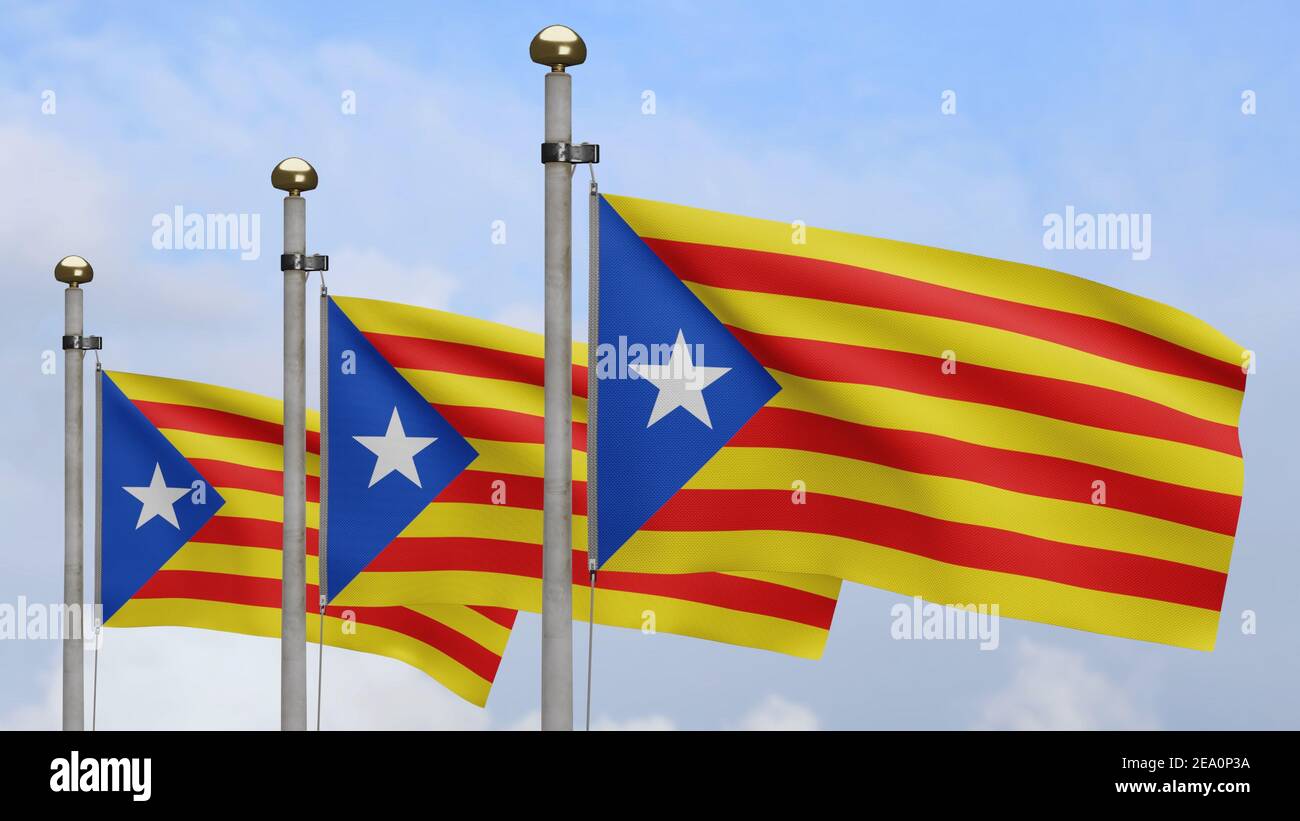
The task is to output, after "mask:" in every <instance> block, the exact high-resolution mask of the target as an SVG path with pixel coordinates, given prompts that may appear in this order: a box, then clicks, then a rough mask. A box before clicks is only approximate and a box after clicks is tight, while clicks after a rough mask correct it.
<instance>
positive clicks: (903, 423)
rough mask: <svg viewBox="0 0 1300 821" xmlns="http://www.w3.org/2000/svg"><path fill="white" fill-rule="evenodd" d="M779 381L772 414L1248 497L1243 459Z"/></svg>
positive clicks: (939, 403) (905, 398)
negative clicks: (927, 436)
mask: <svg viewBox="0 0 1300 821" xmlns="http://www.w3.org/2000/svg"><path fill="white" fill-rule="evenodd" d="M771 374H772V376H773V377H774V378H775V379H776V381H777V382H779V383H780V384H781V391H780V392H779V393H777V395H776V396H774V397H773V398H772V400H771V401H770V402H768V405H769V406H771V407H777V408H789V409H792V410H802V411H808V412H810V413H817V414H821V415H824V416H830V417H833V418H835V419H841V420H844V421H846V422H854V423H857V424H861V425H872V426H875V427H881V428H892V429H895V430H910V431H918V432H921V433H933V434H937V435H939V436H947V437H949V438H952V439H959V440H961V441H963V442H971V443H973V444H977V445H986V446H988V447H994V448H1004V449H1006V450H1016V451H1023V452H1025V453H1036V454H1040V455H1042V456H1056V457H1059V458H1062V459H1071V460H1073V461H1076V462H1083V463H1085V464H1090V465H1097V466H1098V467H1105V468H1110V469H1112V470H1118V471H1122V472H1124V473H1132V474H1134V475H1137V476H1145V477H1147V478H1149V479H1157V480H1159V481H1162V482H1171V483H1173V484H1178V485H1185V486H1187V487H1195V488H1201V489H1203V490H1214V491H1218V492H1220V493H1231V494H1233V495H1236V496H1240V495H1241V490H1242V481H1243V468H1242V460H1241V457H1239V456H1232V455H1230V454H1227V453H1220V452H1218V451H1213V450H1208V449H1206V448H1201V447H1196V446H1195V445H1187V444H1183V443H1181V442H1170V441H1167V440H1164V439H1155V438H1152V437H1148V436H1138V435H1136V434H1131V433H1121V432H1118V431H1112V430H1105V429H1103V428H1094V427H1091V426H1089V425H1079V424H1075V423H1073V422H1063V421H1060V420H1057V419H1049V418H1047V417H1045V416H1038V415H1037V414H1033V413H1025V412H1023V411H1015V410H1009V409H1007V408H998V407H994V406H992V405H981V404H977V403H974V402H962V401H959V400H956V399H943V398H939V397H934V396H925V395H923V394H917V393H908V392H907V391H900V390H894V389H892V388H879V387H875V386H873V385H851V384H847V383H841V382H822V381H819V380H815V379H802V378H800V377H797V376H791V375H790V374H787V373H782V372H780V371H771Z"/></svg>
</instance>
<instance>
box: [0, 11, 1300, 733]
mask: <svg viewBox="0 0 1300 821" xmlns="http://www.w3.org/2000/svg"><path fill="white" fill-rule="evenodd" d="M375 5H377V6H378V7H375ZM375 5H372V6H365V5H358V4H335V3H280V4H276V5H275V6H274V8H272V7H270V6H267V5H264V4H251V3H221V4H208V5H199V4H194V5H185V6H184V7H182V6H180V5H179V4H177V5H174V6H168V7H166V8H165V9H160V8H154V7H149V6H145V5H137V4H113V3H97V4H79V3H58V2H54V3H44V4H41V5H40V6H39V7H35V6H27V5H24V4H9V3H0V20H3V22H0V179H3V180H4V181H5V192H4V195H3V196H0V262H2V263H3V270H4V271H5V276H6V277H7V278H8V279H7V285H8V286H9V287H8V288H7V289H6V292H5V295H4V299H3V300H2V301H0V312H3V318H4V327H5V329H6V333H7V335H8V339H9V343H8V344H7V345H4V346H2V347H0V366H2V367H3V373H4V376H5V378H6V380H7V382H6V384H8V385H9V386H10V391H11V393H10V394H9V396H10V401H9V402H7V403H4V405H3V406H2V407H0V443H2V444H3V448H0V515H2V516H3V521H4V522H5V524H6V527H5V532H4V535H3V537H0V602H13V601H15V600H16V598H17V597H18V596H19V595H25V596H27V597H28V598H29V599H32V600H38V601H55V600H57V599H58V598H59V591H60V589H61V587H60V585H61V581H60V579H61V549H60V547H61V533H60V528H59V525H58V523H59V521H60V518H59V511H60V508H61V500H60V495H59V488H60V470H61V456H60V447H61V443H60V426H59V424H58V411H57V409H58V408H59V407H60V403H61V390H62V381H61V379H59V378H57V377H51V376H48V375H43V374H42V373H41V370H40V358H41V354H42V352H43V351H45V350H47V349H51V348H55V347H57V340H58V336H59V334H60V333H61V325H60V323H61V313H60V312H61V307H60V306H61V301H60V296H59V294H58V293H57V290H58V289H57V287H56V285H55V283H54V282H53V280H52V278H51V277H50V275H49V272H50V269H51V266H52V265H53V263H54V262H55V261H56V260H57V259H59V257H61V256H63V255H64V254H66V253H81V254H84V255H85V256H86V257H88V258H89V259H90V260H91V261H92V262H93V263H94V265H95V267H96V270H97V272H98V279H97V281H96V282H95V283H94V284H93V285H92V286H90V289H89V292H88V294H87V300H86V301H87V316H88V329H89V330H90V331H91V332H93V333H98V334H102V335H103V336H104V337H105V341H106V350H105V361H106V363H107V364H108V365H109V366H110V367H114V368H119V369H123V370H135V371H141V372H148V373H158V374H163V375H171V376H177V377H184V378H191V379H199V380H203V381H210V382H216V383H220V384H226V385H231V386H235V387H241V388H247V389H251V390H258V391H262V392H265V393H275V392H277V390H278V387H279V380H280V376H279V351H280V326H279V299H280V296H279V281H280V277H279V274H278V272H277V271H276V270H275V269H276V268H277V263H276V262H275V254H276V253H278V249H279V230H280V218H279V211H280V206H279V195H278V193H277V192H275V191H273V190H272V189H271V188H270V185H269V183H268V174H269V171H270V169H271V167H272V166H273V165H274V164H275V163H276V162H277V161H279V160H280V159H281V158H283V157H285V156H289V155H293V154H298V155H301V156H304V157H306V158H308V159H309V160H311V161H312V162H313V163H314V164H315V165H316V167H317V168H318V169H319V171H320V175H321V186H320V189H319V190H318V191H315V192H313V193H312V194H311V195H310V197H309V217H308V220H309V230H308V243H309V246H310V247H311V249H312V250H316V251H319V252H324V253H329V254H330V256H331V268H332V270H331V273H330V277H329V279H330V284H331V287H332V289H333V290H334V291H336V292H338V293H344V294H356V295H363V296H375V297H382V298H390V299H398V300H404V301H410V302H415V303H418V304H427V305H433V306H437V307H445V308H449V309H452V310H456V311H460V312H463V313H467V314H472V315H475V316H482V317H486V318H489V319H496V320H501V321H506V322H511V323H513V324H517V325H521V326H525V327H531V328H538V327H539V326H540V316H541V275H540V262H541V244H540V239H541V237H540V230H541V221H540V215H541V193H542V191H541V180H542V174H541V169H540V168H539V166H538V162H537V143H538V142H539V141H540V139H541V91H542V74H543V71H542V69H541V68H540V67H538V66H535V65H533V64H531V63H530V62H529V61H528V59H527V46H528V42H529V40H530V39H531V37H532V35H533V34H534V33H535V32H536V31H537V30H538V29H540V28H541V27H542V26H543V25H545V24H548V23H552V22H564V23H567V24H569V25H571V26H573V27H574V28H575V29H577V30H578V31H579V32H581V33H582V35H583V36H584V38H585V39H586V40H587V42H588V45H589V49H590V58H589V60H588V62H587V64H586V65H584V66H581V67H579V68H576V69H575V70H574V72H573V73H574V128H575V138H576V139H579V140H590V141H593V142H599V143H600V144H601V148H602V160H603V161H602V163H601V164H600V166H599V167H598V169H597V174H598V176H599V179H600V181H601V185H602V188H603V189H604V190H606V191H610V192H615V193H624V194H631V195H636V196H644V197H650V198H655V199H663V200H669V201H674V202H682V203H687V204H692V205H700V206H705V207H710V208H717V209H720V210H726V211H733V212H737V213H744V214H750V215H754V216H762V217H770V218H775V219H784V220H793V219H802V220H804V221H805V222H806V223H808V224H810V225H817V226H822V227H828V228H837V229H842V230H848V231H854V232H859V233H866V234H872V235H877V236H885V237H890V238H895V239H903V240H909V241H914V242H920V243H925V244H930V245H938V246H943V247H948V248H955V249H958V250H962V251H969V252H974V253H979V254H985V255H989V256H995V257H1001V258H1006V259H1013V260H1017V261H1023V262H1031V263H1036V264H1041V265H1046V266H1048V267H1053V268H1057V269H1060V270H1065V271H1068V272H1071V273H1075V274H1079V275H1083V276H1087V277H1090V278H1093V279H1098V280H1101V281H1104V282H1107V283H1109V284H1113V285H1116V286H1118V287H1122V288H1125V289H1126V290H1130V291H1134V292H1137V293H1140V294H1143V295H1146V296H1150V297H1153V298H1156V299H1160V300H1162V301H1165V302H1168V303H1170V304H1173V305H1176V306H1178V307H1180V308H1183V309H1185V310H1187V311H1190V312H1192V313H1194V314H1196V315H1198V316H1201V317H1203V318H1205V319H1206V320H1208V321H1210V322H1211V323H1212V324H1214V325H1215V326H1217V327H1219V328H1220V329H1222V330H1223V331H1225V332H1226V333H1227V334H1228V335H1229V336H1232V337H1233V338H1234V339H1237V340H1238V341H1240V342H1241V343H1242V344H1243V345H1245V346H1246V347H1249V348H1252V349H1254V350H1256V351H1257V352H1258V358H1259V370H1258V373H1257V374H1255V375H1253V376H1252V377H1251V379H1250V387H1249V389H1248V392H1247V398H1246V403H1245V410H1244V413H1243V418H1242V439H1243V446H1244V448H1245V452H1246V494H1245V502H1244V505H1243V510H1242V518H1241V524H1240V528H1239V534H1238V541H1237V548H1236V552H1235V555H1234V559H1233V563H1232V571H1231V574H1230V578H1229V582H1228V589H1227V597H1226V600H1225V604H1224V616H1223V620H1222V623H1221V627H1220V634H1219V646H1218V649H1217V650H1215V652H1213V653H1211V654H1204V653H1196V652H1193V651H1187V650H1178V649H1175V648H1166V647H1158V646H1152V645H1147V644H1142V643H1138V642H1128V641H1123V640H1120V639H1114V638H1107V637H1102V636H1094V635H1090V634H1084V633H1076V632H1071V631H1067V630H1062V629H1057V628H1052V627H1048V626H1044V625H1036V624H1028V623H1023V622H1016V621H1011V620H1006V621H1004V622H1003V623H1002V632H1001V642H1002V647H1001V649H1000V650H998V651H996V652H981V651H979V650H978V649H977V648H976V647H975V646H974V644H971V643H962V642H900V641H893V640H891V639H890V637H889V622H890V617H889V609H890V607H891V606H892V605H893V604H895V603H896V602H898V601H899V600H900V597H898V596H895V595H893V594H889V593H885V592H883V591H877V590H870V589H867V588H863V587H860V586H855V585H848V586H846V587H845V593H844V596H843V599H842V603H841V605H840V609H839V612H838V614H837V616H836V621H835V627H834V631H833V633H832V637H831V640H830V644H829V646H828V649H827V653H826V657H825V658H824V659H822V660H821V661H818V662H807V661H800V660H794V659H786V658H782V657H778V656H774V655H770V654H764V653H760V652H756V651H751V650H743V649H739V648H733V647H725V646H721V645H715V644H708V643H704V642H698V641H691V640H687V639H680V638H676V637H672V636H662V635H661V636H653V637H644V636H641V635H640V634H638V633H633V632H630V631H619V630H614V629H598V631H597V665H596V699H595V705H596V706H595V710H594V712H595V715H596V716H597V717H598V719H600V721H601V722H602V723H603V724H604V725H605V726H647V727H665V726H675V727H738V726H771V725H782V724H783V725H785V726H814V725H815V726H821V727H886V728H901V727H925V728H963V727H1001V726H1104V727H1128V726H1157V727H1164V728H1193V727H1212V728H1226V727H1289V728H1297V727H1300V706H1297V703H1296V701H1295V699H1294V693H1295V692H1296V690H1297V685H1300V654H1298V653H1297V650H1300V647H1298V644H1300V640H1298V639H1297V630H1296V628H1297V616H1296V608H1295V606H1294V604H1293V602H1292V601H1291V599H1292V598H1293V594H1292V590H1293V589H1294V582H1293V581H1292V580H1294V579H1295V578H1297V576H1300V558H1297V545H1300V538H1298V537H1300V528H1297V525H1296V521H1295V518H1294V516H1292V515H1291V509H1292V508H1293V507H1294V488H1295V487H1296V479H1297V475H1296V474H1297V467H1296V462H1297V460H1296V459H1295V457H1296V455H1297V454H1296V436H1295V432H1294V425H1293V422H1292V419H1293V417H1294V407H1295V405H1296V402H1297V400H1298V399H1300V396H1298V395H1297V393H1298V391H1297V388H1298V387H1300V378H1298V377H1300V371H1298V364H1297V362H1296V354H1295V345H1294V342H1293V340H1292V337H1293V332H1292V326H1293V323H1294V316H1295V313H1296V311H1295V309H1296V303H1297V296H1300V285H1298V284H1297V282H1298V281H1300V280H1298V278H1297V274H1300V262H1297V256H1296V253H1295V248H1296V246H1297V239H1300V237H1298V236H1297V234H1298V233H1300V229H1297V226H1298V225H1300V199H1298V198H1297V197H1296V194H1295V192H1296V188H1297V185H1296V183H1297V181H1300V180H1298V178H1300V175H1297V172H1296V169H1295V159H1294V158H1295V146H1296V145H1297V144H1298V143H1300V94H1298V93H1297V81H1300V62H1298V61H1296V59H1295V57H1294V43H1295V41H1296V39H1297V37H1298V36H1300V13H1297V12H1296V11H1294V10H1293V9H1292V8H1290V7H1288V6H1287V5H1286V4H1282V3H1277V4H1249V3H1247V4H1236V5H1233V6H1232V7H1230V8H1228V7H1224V6H1222V5H1212V4H1188V3H1168V4H1162V3H1152V4H1141V5H1140V6H1137V5H1136V4H1124V3H1099V4H1075V5H1071V6H1068V7H1067V6H1064V5H1054V4H1042V3H1035V4H1028V3H1026V4H1001V5H998V6H996V7H989V6H987V5H981V6H968V4H957V3H953V4H940V5H937V6H935V7H933V8H925V9H921V8H908V7H904V6H902V5H901V4H900V5H898V6H888V7H886V6H880V7H867V8H863V4H860V3H846V4H819V3H812V4H804V5H801V6H798V7H791V6H789V5H786V4H775V3H772V4H764V3H706V4H700V3H685V2H682V3H663V2H657V3H645V4H624V3H619V4H614V3H591V2H588V3H582V4H569V3H558V4H551V5H550V6H548V7H547V9H546V11H545V14H546V15H547V16H545V17H543V16H539V11H538V8H537V7H536V5H535V4H496V3H485V4H478V5H476V6H474V7H472V8H471V7H468V6H466V5H465V4H459V5H452V6H448V7H438V6H433V5H430V4H415V3H411V4H399V3H391V4H375ZM1080 6H1081V7H1080ZM1135 6H1136V7H1135ZM46 90H50V91H53V92H54V94H55V98H54V99H55V101H56V106H57V108H56V111H55V113H53V114H43V113H42V110H41V109H42V101H43V97H42V94H43V92H45V91H46ZM345 90H351V91H354V92H355V94H356V101H357V108H356V114H355V115H352V116H347V115H344V114H342V113H341V111H340V101H341V95H342V94H343V92H344V91H345ZM647 90H649V91H652V92H653V93H654V95H655V103H656V111H655V113H654V114H653V115H646V114H643V113H642V100H643V93H644V92H645V91H647ZM946 90H951V91H953V92H955V94H956V103H957V110H956V114H955V115H951V116H945V115H944V114H942V113H941V111H940V104H941V102H942V99H941V96H942V95H943V93H944V92H945V91H946ZM1246 90H1250V91H1253V92H1254V95H1255V99H1256V103H1257V113H1255V114H1254V115H1245V114H1243V113H1242V110H1241V105H1242V93H1243V92H1244V91H1246ZM575 179H576V180H577V183H578V185H577V187H576V189H575V190H577V191H578V192H579V193H581V192H582V190H583V187H582V182H583V181H584V180H585V172H584V171H579V176H578V177H577V178H575ZM576 199H577V200H578V204H577V211H576V214H575V224H576V225H577V226H578V228H579V230H578V231H576V236H575V248H574V259H575V260H577V261H578V263H577V264H576V265H575V271H574V273H575V310H576V311H577V312H578V315H579V316H581V314H582V312H584V311H585V307H586V306H585V301H584V295H585V292H586V288H585V282H584V280H583V278H584V276H585V264H584V263H583V262H581V261H582V260H585V259H586V250H585V240H584V236H583V234H584V231H583V230H582V228H581V226H582V225H584V222H583V220H584V219H585V203H583V202H582V198H581V196H578V197H577V198H576ZM1067 205H1073V206H1074V207H1075V208H1076V209H1078V210H1080V211H1090V212H1124V213H1129V212H1137V213H1145V214H1150V215H1151V219H1152V255H1151V258H1150V259H1148V260H1145V261H1135V260H1133V259H1131V258H1130V255H1129V254H1127V253H1125V252H1121V251H1053V250H1047V249H1045V248H1044V247H1043V243H1042V233H1043V228H1042V220H1043V217H1044V215H1045V214H1049V213H1059V212H1061V211H1063V210H1064V208H1065V207H1066V206H1067ZM177 206H180V207H182V208H184V209H185V210H186V211H197V212H222V213H226V212H236V213H249V214H260V215H261V241H262V249H261V251H262V253H261V257H260V259H258V260H253V261H241V260H240V259H239V255H238V253H237V252H232V251H218V250H212V251H166V250H157V249H155V248H154V247H153V246H152V244H151V237H152V235H153V228H152V224H151V220H152V219H153V217H154V215H155V214H159V213H171V212H172V210H173V209H174V208H176V207H177ZM496 220H503V221H504V222H505V225H506V228H507V242H506V243H505V244H504V245H494V244H492V243H491V241H490V237H491V226H492V223H493V222H494V221H496ZM575 327H577V328H582V327H585V323H583V322H580V321H579V322H576V323H575ZM309 346H310V347H309V350H313V349H314V341H309ZM1247 609H1250V610H1253V611H1254V612H1255V613H1256V614H1257V617H1258V625H1259V626H1258V632H1257V634H1255V635H1243V634H1242V632H1241V630H1240V627H1239V625H1240V621H1241V613H1242V611H1244V610H1247ZM581 632H582V631H579V634H580V635H581ZM539 635H540V622H539V620H538V619H537V618H536V617H532V616H524V617H522V618H521V621H520V625H519V628H518V629H517V631H516V635H515V636H514V638H513V639H512V640H511V645H510V648H509V651H508V653H507V657H506V660H505V663H504V665H503V667H502V670H501V674H500V677H499V680H498V684H497V688H496V691H495V692H494V694H493V697H492V701H491V702H490V704H489V707H488V709H487V710H486V711H479V710H477V709H475V708H470V707H466V706H463V705H460V704H458V703H457V702H456V701H455V699H454V698H453V697H450V696H449V695H447V694H446V693H445V691H442V690H441V688H439V687H438V686H437V685H436V684H433V683H432V682H429V681H428V680H427V679H425V678H424V677H423V676H421V675H420V674H419V673H416V672H415V671H413V670H410V669H409V668H406V667H404V666H403V665H401V664H399V663H396V662H392V661H389V660H386V659H377V658H368V657H364V656H360V655H357V654H347V653H343V652H341V651H330V652H328V654H327V659H326V670H327V679H326V691H327V700H326V703H325V716H326V726H336V727H339V726H385V727H386V726H394V727H396V726H454V727H469V728H487V727H510V726H524V725H527V724H528V723H530V722H531V721H532V720H533V718H532V713H533V712H534V711H535V710H536V707H537V670H538V641H539ZM577 649H578V652H577V654H576V655H577V656H578V657H579V658H582V654H583V652H584V651H585V642H583V641H579V643H578V648H577ZM277 659H278V651H277V649H276V647H275V644H274V642H270V641H266V640H261V639H253V638H246V637H235V636H223V635H219V634H212V633H205V632H200V631H187V630H179V629H170V628H159V629H149V630H130V631H112V632H110V634H109V636H108V638H107V640H106V643H105V650H104V654H103V656H102V659H101V663H102V678H101V708H100V709H101V712H100V716H101V720H102V726H114V727H143V726H159V725H162V726H204V727H224V726H260V727H270V726H274V725H275V723H276V716H277V715H278V712H277V709H276V708H277V705H276V702H275V697H276V686H277V685H276V682H277V680H278V679H277V676H278V667H277ZM57 661H58V649H57V647H56V646H55V645H54V644H53V643H50V642H3V643H0V671H2V672H0V726H42V725H46V726H54V725H55V724H56V723H57V710H56V705H57V699H54V698H53V696H54V695H55V694H56V692H57V691H56V687H57V677H56V675H55V674H56V672H57ZM312 663H313V665H314V660H313V662H312ZM580 680H581V678H579V681H580ZM578 692H579V695H580V694H581V687H580V686H579V687H578Z"/></svg>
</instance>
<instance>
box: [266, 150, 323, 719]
mask: <svg viewBox="0 0 1300 821" xmlns="http://www.w3.org/2000/svg"><path fill="white" fill-rule="evenodd" d="M316 184H317V176H316V170H315V169H314V168H312V167H311V165H310V164H309V163H308V162H307V161H306V160H302V159H299V158H298V157H290V158H289V159H287V160H284V161H283V162H281V163H280V164H279V165H277V166H276V167H275V169H274V170H273V171H272V172H271V185H272V186H274V187H275V188H277V189H279V190H281V191H287V192H288V194H287V195H286V196H285V198H284V253H283V254H282V255H281V257H280V270H281V272H282V273H283V274H284V525H283V543H282V547H283V550H282V554H283V555H282V557H281V561H282V563H283V565H282V566H283V570H282V575H281V578H282V579H283V584H282V585H281V592H280V729H281V730H306V729H307V339H306V337H307V273H308V270H310V266H309V264H308V257H307V201H306V200H304V199H303V198H302V192H303V191H311V190H313V189H314V188H315V187H316Z"/></svg>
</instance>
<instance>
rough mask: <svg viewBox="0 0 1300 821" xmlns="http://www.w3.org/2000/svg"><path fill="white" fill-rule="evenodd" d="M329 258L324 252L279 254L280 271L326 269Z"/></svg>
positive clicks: (328, 265)
mask: <svg viewBox="0 0 1300 821" xmlns="http://www.w3.org/2000/svg"><path fill="white" fill-rule="evenodd" d="M329 269H330V258H329V257H328V256H326V255H325V254H310V255H309V254H281V255H280V270H281V271H328V270H329Z"/></svg>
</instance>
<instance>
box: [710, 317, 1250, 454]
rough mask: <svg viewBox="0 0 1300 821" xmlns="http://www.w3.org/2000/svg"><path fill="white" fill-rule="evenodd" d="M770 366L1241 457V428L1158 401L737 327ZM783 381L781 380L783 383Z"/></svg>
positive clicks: (739, 335) (805, 375)
mask: <svg viewBox="0 0 1300 821" xmlns="http://www.w3.org/2000/svg"><path fill="white" fill-rule="evenodd" d="M730 330H731V332H732V333H733V334H735V335H736V338H737V339H739V340H740V342H741V343H742V344H744V345H745V347H746V348H748V349H749V351H750V353H752V354H753V355H754V356H755V357H756V358H757V359H758V361H759V362H761V363H762V364H763V365H764V366H765V367H767V368H771V369H773V370H777V371H784V372H785V373H789V374H793V375H794V376H800V377H803V378H805V379H820V380H824V381H828V382H845V383H852V384H857V385H877V386H879V387H883V388H894V389H896V390H902V391H908V392H910V393H919V394H924V395H926V396H937V397H942V398H945V399H958V400H961V401H963V402H978V403H979V404H982V405H993V406H996V407H1001V408H1009V409H1011V410H1016V411H1022V412H1024V413H1032V414H1036V415H1038V416H1047V417H1051V418H1053V419H1060V420H1062V421H1065V422H1075V423H1077V424H1080V425H1089V426H1091V427H1094V428H1104V429H1106V430H1114V431H1120V432H1122V433H1134V434H1138V435H1139V436H1150V437H1154V438H1157V439H1165V440H1168V441H1171V442H1182V443H1184V444H1188V445H1196V446H1197V447H1203V448H1207V449H1209V450H1216V451H1219V452H1220V453H1227V454H1229V455H1231V456H1240V455H1241V444H1240V442H1239V441H1238V439H1237V429H1236V428H1235V427H1233V426H1232V425H1224V424H1220V423H1218V422H1210V421H1207V420H1205V419H1198V418H1197V417H1195V416H1192V415H1191V414H1187V413H1183V412H1181V411H1177V410H1174V409H1173V408H1168V407H1165V406H1164V405H1161V404H1159V403H1157V402H1152V401H1150V400H1148V399H1142V398H1140V397H1137V396H1131V395H1129V394H1127V393H1122V392H1120V391H1114V390H1110V389H1108V388H1099V387H1096V386H1094V385H1083V384H1080V383H1078V382H1068V381H1066V380H1064V379H1053V378H1050V377H1045V376H1033V375H1031V374H1024V373H1016V372H1014V371H1004V370H1000V369H998V368H990V367H986V366H983V365H972V364H970V363H963V362H959V363H958V364H957V368H956V371H955V372H954V373H944V372H943V370H942V365H943V364H944V362H945V360H943V359H941V358H939V357H933V356H924V355H921V354H912V353H903V352H901V351H886V350H881V349H879V348H862V347H858V346H856V345H845V344H843V343H840V342H821V341H817V340H811V339H795V338H793V337H785V336H766V335H764V334H756V333H752V332H750V331H746V330H743V329H741V328H731V329H730ZM778 381H779V380H778Z"/></svg>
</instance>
